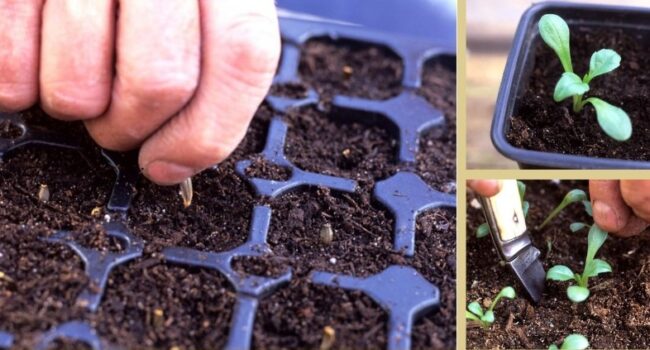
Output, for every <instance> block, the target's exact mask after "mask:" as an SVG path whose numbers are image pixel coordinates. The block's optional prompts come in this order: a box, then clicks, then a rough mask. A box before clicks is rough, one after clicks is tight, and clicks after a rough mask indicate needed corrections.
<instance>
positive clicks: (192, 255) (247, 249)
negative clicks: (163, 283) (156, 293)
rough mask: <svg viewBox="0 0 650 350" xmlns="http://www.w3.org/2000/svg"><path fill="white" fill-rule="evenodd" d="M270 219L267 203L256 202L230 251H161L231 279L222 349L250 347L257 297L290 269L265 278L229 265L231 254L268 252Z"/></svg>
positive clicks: (284, 279)
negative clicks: (232, 299) (244, 234)
mask: <svg viewBox="0 0 650 350" xmlns="http://www.w3.org/2000/svg"><path fill="white" fill-rule="evenodd" d="M270 220H271V209H270V208H269V207H267V206H256V207H255V208H254V210H253V219H252V222H251V229H250V233H249V238H248V240H247V241H246V243H244V244H243V245H241V246H239V247H237V248H235V249H233V250H231V251H227V252H222V253H211V252H202V251H198V250H193V249H189V248H179V247H171V248H167V249H165V250H164V251H163V256H164V258H165V260H167V261H169V262H172V263H176V264H181V265H188V266H195V267H202V268H208V269H213V270H217V271H219V272H220V273H222V274H223V275H224V276H226V278H227V279H228V280H229V281H230V283H232V285H233V287H234V288H235V291H236V292H237V302H236V304H235V311H234V315H233V319H232V321H231V326H230V335H229V336H228V343H227V344H226V349H233V350H235V349H248V348H250V344H251V339H252V336H253V333H252V332H253V323H254V321H255V312H256V310H257V306H258V303H259V299H260V298H263V297H264V296H266V295H268V294H270V293H272V292H273V291H274V290H276V289H277V288H279V287H280V286H282V285H283V284H286V283H288V282H289V280H290V279H291V270H288V271H287V272H285V273H284V274H282V275H281V276H279V277H276V278H269V277H260V276H249V275H246V274H242V273H240V272H237V271H235V270H234V269H233V267H232V261H233V259H234V258H235V257H247V256H248V257H254V256H262V255H264V254H270V253H272V252H271V249H270V248H269V246H268V244H267V243H266V237H267V234H268V229H269V222H270Z"/></svg>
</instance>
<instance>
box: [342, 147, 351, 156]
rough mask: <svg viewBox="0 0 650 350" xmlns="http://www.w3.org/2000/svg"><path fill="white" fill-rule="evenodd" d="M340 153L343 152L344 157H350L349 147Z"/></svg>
mask: <svg viewBox="0 0 650 350" xmlns="http://www.w3.org/2000/svg"><path fill="white" fill-rule="evenodd" d="M342 153H343V157H345V158H349V157H350V149H349V148H346V149H344V150H343V152H342Z"/></svg>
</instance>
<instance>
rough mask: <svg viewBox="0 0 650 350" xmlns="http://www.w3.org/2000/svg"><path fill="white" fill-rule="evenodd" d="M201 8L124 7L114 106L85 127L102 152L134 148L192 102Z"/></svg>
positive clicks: (156, 0)
mask: <svg viewBox="0 0 650 350" xmlns="http://www.w3.org/2000/svg"><path fill="white" fill-rule="evenodd" d="M198 3H199V1H197V0H165V1H160V0H137V1H123V2H121V4H120V17H119V20H118V24H117V26H118V30H117V33H118V34H117V45H116V46H117V62H116V71H117V75H116V78H115V83H114V88H113V95H112V100H111V105H110V107H109V109H108V111H107V112H106V113H105V114H104V115H102V116H101V117H100V118H97V119H94V120H90V121H87V122H86V127H87V128H88V131H89V132H90V134H91V136H92V137H93V138H94V139H95V141H97V143H99V144H100V145H101V146H102V147H104V148H108V149H113V150H122V151H123V150H128V149H131V148H135V147H136V146H138V145H139V144H140V143H141V142H142V141H143V140H144V139H145V138H147V137H148V136H149V135H151V134H152V133H153V132H154V131H156V130H157V129H158V128H160V126H161V125H162V124H164V123H165V122H166V121H167V120H168V119H169V118H171V117H172V116H173V115H175V114H176V113H178V112H179V111H180V110H181V109H182V108H183V106H185V105H186V104H187V102H188V101H189V100H190V98H191V97H192V95H193V94H194V91H195V89H196V86H197V85H198V79H199V65H200V55H199V54H200V50H201V43H200V38H201V33H200V20H199V4H198Z"/></svg>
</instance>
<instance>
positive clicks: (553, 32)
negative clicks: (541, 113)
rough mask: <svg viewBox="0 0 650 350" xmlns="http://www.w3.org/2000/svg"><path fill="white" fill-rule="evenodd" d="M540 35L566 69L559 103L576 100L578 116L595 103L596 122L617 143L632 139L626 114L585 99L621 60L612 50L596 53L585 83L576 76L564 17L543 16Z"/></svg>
mask: <svg viewBox="0 0 650 350" xmlns="http://www.w3.org/2000/svg"><path fill="white" fill-rule="evenodd" d="M539 32H540V34H541V36H542V39H543V40H544V42H545V43H546V44H547V45H548V46H549V47H551V49H553V51H555V53H556V54H557V56H558V57H559V58H560V63H562V67H563V68H564V73H563V74H562V77H561V78H560V80H559V81H558V82H557V84H556V85H555V91H554V93H553V99H554V100H555V102H560V101H563V100H565V99H566V98H568V97H572V98H573V112H575V113H579V112H580V111H582V109H583V108H584V107H585V105H586V104H587V103H591V105H592V106H593V107H594V109H595V110H596V119H597V120H598V124H599V125H600V127H601V129H603V131H604V132H605V133H606V134H607V135H609V137H611V138H613V139H614V140H617V141H625V140H628V139H629V138H630V136H632V123H631V121H630V117H629V116H628V115H627V113H625V111H624V110H622V109H621V108H619V107H616V106H613V105H611V104H609V103H607V102H605V101H603V100H601V99H599V98H596V97H588V98H584V94H585V93H586V92H587V91H589V83H590V82H591V80H592V79H593V78H595V77H597V76H600V75H603V74H606V73H609V72H611V71H613V70H614V69H616V68H618V66H619V65H620V64H621V56H620V55H619V54H618V53H616V51H614V50H610V49H602V50H599V51H596V52H594V53H593V55H592V56H591V60H590V61H589V72H588V73H587V74H585V75H584V77H582V79H581V78H580V77H579V76H578V75H577V74H575V73H574V72H573V65H572V63H571V48H570V44H569V35H570V33H569V26H568V25H567V24H566V22H565V21H564V20H563V19H562V17H560V16H558V15H554V14H547V15H544V16H542V18H541V19H540V20H539Z"/></svg>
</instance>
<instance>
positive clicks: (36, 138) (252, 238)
mask: <svg viewBox="0 0 650 350" xmlns="http://www.w3.org/2000/svg"><path fill="white" fill-rule="evenodd" d="M281 29H282V35H283V59H282V63H281V66H280V68H279V70H278V74H277V77H276V79H275V84H287V83H291V84H296V85H297V86H307V85H306V84H305V82H304V81H302V80H301V77H300V74H298V67H299V65H300V60H301V55H302V54H303V50H302V48H303V47H304V45H305V43H306V42H307V41H309V40H311V39H314V38H323V37H326V38H329V39H330V40H331V42H332V44H333V45H337V42H338V40H347V41H350V40H351V41H356V42H360V43H364V44H368V45H379V46H380V47H386V48H388V49H389V50H391V51H392V52H394V53H395V54H396V55H397V57H399V59H400V60H401V64H402V69H403V71H402V79H401V81H400V84H401V89H400V91H399V93H398V94H396V95H395V96H390V97H388V98H386V99H380V100H371V99H367V98H363V97H359V96H348V95H344V94H342V93H340V92H336V91H332V93H331V94H330V95H329V97H327V98H323V97H322V96H320V95H319V93H317V92H316V89H314V88H313V87H307V88H306V89H305V91H304V94H295V95H294V97H291V96H286V95H285V96H274V95H269V96H268V98H267V99H266V102H265V104H266V105H265V106H263V107H262V108H261V109H260V111H262V112H260V113H264V119H258V117H256V119H255V120H254V121H253V124H252V127H251V128H252V129H254V130H252V131H251V132H249V136H250V135H253V137H257V138H259V137H260V135H266V140H265V147H264V149H263V150H262V151H261V153H260V154H254V153H255V152H250V150H239V149H238V151H236V152H235V154H234V155H233V157H231V159H229V160H227V161H226V162H224V163H223V164H221V165H218V166H217V167H216V168H215V170H208V171H207V172H206V174H207V175H205V174H204V175H201V176H208V177H209V176H212V175H211V174H212V173H210V171H217V170H221V169H222V168H223V169H231V168H232V169H231V170H224V171H233V172H236V174H237V176H239V177H240V178H241V179H242V181H243V182H244V183H246V184H248V186H250V188H251V190H252V192H254V194H255V197H254V198H253V199H251V200H252V202H253V205H251V213H250V215H249V217H250V226H249V227H248V234H247V238H244V237H240V238H242V240H241V241H242V242H244V243H242V244H237V245H236V246H235V247H234V248H228V249H225V250H221V251H211V250H210V247H212V245H210V244H205V245H201V246H199V245H198V243H196V242H194V243H190V244H189V245H187V246H186V245H165V244H164V242H162V243H161V242H156V244H155V245H156V247H155V248H152V247H151V243H152V242H151V239H152V238H155V237H150V236H147V237H146V238H145V237H143V236H142V234H141V231H139V230H140V229H139V228H138V226H139V223H138V222H137V221H134V216H133V213H134V206H140V205H143V204H146V203H141V202H140V201H135V202H134V201H133V199H134V198H135V196H137V195H138V192H139V189H140V188H141V187H142V181H143V180H142V179H141V178H140V176H139V173H138V169H137V161H136V159H137V158H136V155H135V154H133V153H130V154H118V153H114V152H108V151H105V150H99V152H97V149H96V148H91V147H89V146H88V145H87V144H86V143H85V142H82V141H78V140H76V139H73V138H70V137H68V136H67V135H66V134H64V133H62V132H61V130H63V129H61V130H60V129H58V128H49V127H45V128H44V127H42V126H40V125H39V123H33V122H32V121H28V120H25V119H24V118H22V114H0V126H2V125H6V124H10V127H11V129H9V128H7V130H11V132H4V133H2V134H0V159H1V158H3V157H6V156H7V155H8V154H9V153H11V154H13V153H18V152H21V149H22V148H25V147H30V148H32V146H34V145H38V146H39V147H50V148H52V147H53V148H61V149H68V150H73V151H76V152H79V153H80V154H82V155H84V157H95V158H97V159H101V161H102V162H104V163H105V164H107V165H108V166H109V167H110V168H111V169H112V170H113V171H114V172H115V178H114V179H113V180H114V184H113V188H112V191H111V193H110V196H107V198H108V200H107V201H106V206H105V208H103V211H102V214H105V216H102V218H103V219H104V220H101V225H103V229H104V230H105V232H106V234H107V236H108V237H113V238H115V239H117V240H118V241H119V242H120V244H119V245H120V247H121V249H120V250H119V251H110V250H109V251H107V250H106V249H99V248H97V247H94V248H93V247H87V246H85V245H83V244H81V243H80V236H79V232H77V230H57V231H55V232H53V233H51V234H44V235H43V237H42V241H43V242H46V243H50V244H53V245H54V244H56V245H60V246H65V247H68V248H69V249H70V250H71V251H72V252H74V253H75V254H77V255H78V256H79V257H80V258H81V260H82V262H83V265H84V267H85V273H86V275H87V276H88V279H89V282H88V285H87V286H86V287H85V288H83V290H82V291H81V292H80V293H79V295H78V296H77V298H76V300H74V302H75V303H76V305H77V306H81V307H82V308H85V310H86V311H85V314H83V315H81V316H79V317H78V318H77V319H68V320H65V321H62V322H60V323H59V324H58V325H55V326H54V327H52V328H51V329H50V330H49V331H44V332H42V334H40V336H38V337H36V338H35V339H34V340H33V341H34V343H33V344H31V346H34V347H35V348H39V349H41V348H42V349H45V348H48V346H50V345H52V344H54V342H55V341H57V340H60V339H65V340H67V341H76V342H80V343H85V344H87V345H88V346H90V347H91V348H92V349H109V348H110V349H112V348H123V346H120V345H119V344H117V343H116V342H119V341H121V340H122V339H113V342H111V341H109V340H108V338H109V337H107V336H105V335H104V334H103V332H104V331H105V330H104V328H103V327H101V325H99V326H98V325H97V323H96V322H97V319H95V318H93V317H94V315H96V314H97V313H101V312H106V311H105V310H102V305H103V304H102V302H103V300H104V298H105V294H109V292H107V289H110V288H114V287H115V286H114V283H115V282H111V281H112V279H111V272H112V271H115V270H120V271H125V270H124V269H129V268H138V269H146V268H147V267H146V266H150V265H151V264H164V265H168V266H179V267H183V268H200V269H203V270H210V271H213V272H214V273H218V274H219V275H221V276H223V277H224V278H225V280H227V281H228V283H229V284H230V285H231V287H232V289H233V290H234V298H235V302H234V307H233V310H232V315H231V316H230V318H229V326H228V327H227V328H228V329H229V331H228V332H229V334H228V335H227V340H226V341H225V345H224V346H225V347H226V348H228V349H246V348H251V346H252V344H254V343H255V344H256V347H257V345H259V346H263V344H264V343H263V339H261V338H258V337H263V336H264V334H263V332H259V333H260V334H258V327H259V324H260V323H259V321H260V320H256V316H259V314H260V308H264V307H265V304H264V303H265V300H267V299H269V298H270V297H271V296H272V295H273V294H275V293H278V291H281V290H283V289H285V288H294V287H295V286H301V285H303V286H305V285H306V286H311V287H302V288H335V289H342V290H351V291H356V292H360V293H362V294H363V295H367V296H368V297H370V298H371V299H372V300H374V302H376V303H377V305H379V307H380V308H381V309H383V310H384V311H385V312H386V314H387V315H388V320H387V324H386V326H385V328H384V327H381V328H378V329H377V330H375V331H376V332H384V333H385V334H386V339H387V347H388V348H389V349H409V348H411V347H416V346H423V344H419V345H418V344H412V342H411V332H412V331H413V329H414V323H415V322H416V321H417V320H418V319H420V318H421V317H423V316H425V315H431V314H432V313H436V312H437V310H438V309H439V308H440V307H441V306H444V305H441V302H444V300H441V293H443V292H448V291H443V290H440V289H439V287H438V286H436V285H435V284H433V283H432V282H431V280H430V279H431V278H430V276H429V275H428V273H427V275H426V276H425V275H423V272H422V271H423V269H422V267H421V266H420V267H416V268H414V267H412V266H410V265H409V264H411V262H412V259H414V258H415V257H414V255H415V254H418V253H419V252H420V250H418V249H416V248H417V246H416V242H417V240H416V222H417V220H418V219H419V218H420V217H421V214H422V213H424V212H431V211H432V210H437V209H440V208H454V207H455V198H454V195H453V194H449V193H445V192H442V191H441V190H440V189H438V188H434V186H431V185H430V184H429V183H427V182H424V181H423V180H422V178H421V176H420V175H419V173H420V171H419V170H420V169H419V168H418V164H419V159H418V156H419V155H420V153H421V150H420V147H421V145H419V143H420V140H421V139H422V136H423V135H424V134H425V133H431V132H434V133H435V130H440V131H439V132H438V134H444V133H445V126H446V124H447V123H448V120H449V118H451V117H452V116H449V115H445V112H444V111H443V110H442V109H441V108H437V107H434V106H433V105H431V104H430V103H429V102H427V99H425V97H424V96H423V95H422V94H421V93H420V91H419V89H420V88H421V86H422V74H423V66H424V64H425V62H426V61H428V60H430V59H431V58H432V57H438V56H440V55H454V54H455V53H454V51H453V50H452V49H450V48H446V47H439V46H436V45H434V44H432V42H430V41H426V40H423V39H421V38H410V37H407V36H404V35H391V34H389V33H385V32H377V31H374V30H371V29H368V28H362V27H354V26H347V25H341V24H332V23H316V22H312V21H307V20H296V19H286V18H284V19H281ZM310 84H318V82H317V81H312V82H310ZM276 91H277V89H276ZM301 107H309V108H316V109H318V110H319V111H322V112H323V113H324V114H325V116H324V118H328V115H329V113H330V112H331V111H335V112H336V113H338V114H340V115H342V116H343V117H344V119H345V116H346V115H350V114H353V112H355V111H356V112H359V113H358V114H359V115H368V116H372V117H368V118H365V119H366V120H363V121H361V122H362V123H366V124H368V125H380V126H381V127H382V128H385V129H386V130H389V131H390V133H391V135H392V137H394V139H395V140H396V148H395V152H396V154H395V163H394V164H391V165H390V166H391V167H392V168H391V169H392V170H391V172H390V176H388V177H384V178H370V179H368V178H359V177H355V176H350V178H346V177H344V176H338V174H337V175H329V174H324V173H322V172H320V171H307V170H305V169H303V168H302V167H299V166H297V165H295V164H294V163H293V162H291V161H290V160H289V159H288V157H287V156H286V147H287V143H288V140H287V135H288V133H289V132H291V124H290V123H289V122H288V121H287V113H289V112H292V111H296V110H297V109H299V108H301ZM260 113H258V115H259V114H260ZM271 115H272V117H271ZM453 118H455V116H453ZM362 119H363V118H362ZM343 122H344V123H345V122H346V121H345V120H343ZM3 123H4V124H3ZM267 124H268V128H267V129H266V130H264V128H266V125H267ZM256 142H258V141H255V142H253V143H251V141H250V140H249V139H247V140H245V141H244V146H246V147H247V145H249V144H255V143H256ZM386 142H390V140H386ZM35 149H38V148H35ZM260 161H264V162H267V163H268V164H269V166H270V167H273V166H275V167H279V168H282V169H285V170H287V173H288V174H289V175H288V178H286V179H282V180H272V179H268V178H265V177H264V176H262V175H263V174H261V175H260V174H258V173H254V174H255V175H254V176H250V175H249V174H251V172H250V171H249V172H247V169H249V168H251V167H252V166H254V165H255V163H256V162H260ZM451 161H453V160H451ZM0 164H1V163H0ZM427 170H429V171H433V172H435V169H427ZM261 173H264V170H262V171H261ZM213 186H219V184H218V183H214V184H213ZM314 189H318V191H319V192H318V193H320V191H322V194H318V195H323V196H326V197H327V196H330V195H332V196H343V195H347V196H356V195H359V194H361V195H365V196H367V197H368V198H372V202H373V203H376V204H378V205H381V206H383V207H384V208H385V209H386V210H387V213H389V214H388V215H392V221H390V222H392V223H394V226H392V227H390V228H389V229H390V230H391V231H392V239H393V244H392V246H389V247H378V248H377V249H382V254H385V255H386V256H389V257H390V259H391V260H390V261H393V262H392V263H391V264H389V266H387V267H386V268H384V269H383V270H380V271H378V272H376V273H374V272H373V273H372V274H370V275H363V276H361V275H356V274H354V273H353V272H349V273H348V272H346V273H343V272H333V271H332V270H328V269H327V268H324V269H319V270H314V271H312V272H311V273H310V274H309V275H305V274H303V272H301V275H300V276H296V274H295V273H294V271H293V269H292V264H295V263H299V262H296V261H292V260H291V256H290V254H289V256H285V257H284V258H282V259H285V260H282V259H279V258H280V257H278V256H276V254H275V253H274V252H273V249H272V246H271V245H270V244H269V243H268V242H267V236H268V234H269V229H270V226H271V224H272V223H271V220H272V218H273V217H274V216H273V215H272V209H271V207H273V203H275V202H276V201H279V200H282V197H283V196H285V195H286V194H288V193H296V194H299V195H302V194H301V193H304V195H307V193H308V192H309V191H313V190H314ZM330 191H331V193H332V194H330ZM446 192H449V191H446ZM451 192H455V189H454V190H452V191H451ZM219 193H220V192H219V191H215V192H208V194H207V195H208V196H211V195H213V196H218V195H219ZM201 195H202V193H199V196H201ZM341 198H346V197H341ZM348 198H352V197H348ZM350 201H351V203H355V204H354V205H359V204H358V203H357V202H356V201H354V200H353V199H350ZM134 203H135V204H134ZM359 203H362V204H361V205H368V204H366V203H365V201H361V202H359ZM269 204H270V205H269ZM274 210H275V209H274ZM364 229H366V230H368V232H370V234H373V229H374V228H373V227H370V228H364ZM442 231H444V230H442ZM235 234H237V235H240V234H241V233H235ZM451 248H452V249H453V247H451ZM253 258H255V259H262V260H264V259H268V261H270V262H274V261H280V262H285V263H284V265H283V268H282V269H281V270H282V272H281V273H278V274H269V273H267V272H268V271H264V270H265V269H267V270H268V268H264V267H261V268H258V267H256V268H254V269H248V268H246V266H247V265H248V264H252V260H248V259H253ZM335 260H336V259H334V261H335ZM235 261H237V263H236V264H235ZM281 264H282V263H281ZM333 264H335V263H333ZM419 264H420V265H421V263H419ZM235 265H237V266H240V267H241V266H243V268H240V267H237V268H235ZM261 266H265V265H264V264H262V265H261ZM293 266H295V265H293ZM341 269H342V270H345V268H341ZM246 271H253V273H248V272H246ZM258 273H259V275H257V274H258ZM451 277H452V278H453V276H451ZM115 281H117V279H116V280H115ZM293 283H296V284H295V285H294V284H293ZM318 286H320V287H318ZM175 287H178V286H170V288H175ZM451 292H452V293H453V291H451ZM224 293H232V292H226V291H224ZM407 294H408V295H409V297H408V298H405V297H404V296H405V295H407ZM354 295H357V294H354ZM357 297H358V296H353V298H357ZM98 310H99V311H98ZM264 310H266V309H264ZM453 322H455V320H454V321H453ZM142 326H143V327H146V325H142ZM334 326H336V325H334ZM22 336H23V335H21V334H10V333H8V332H2V331H0V348H11V347H12V346H14V345H16V344H20V345H21V346H23V344H27V343H26V342H25V340H22V339H19V338H20V337H22ZM439 337H440V338H444V339H452V340H450V341H451V342H452V344H453V338H455V335H454V334H446V335H440V336H439ZM419 338H424V337H419ZM156 345H157V346H163V343H161V344H156ZM164 345H165V346H170V345H171V344H166V343H164ZM447 345H448V344H447ZM215 346H216V345H215ZM339 346H340V345H339Z"/></svg>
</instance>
